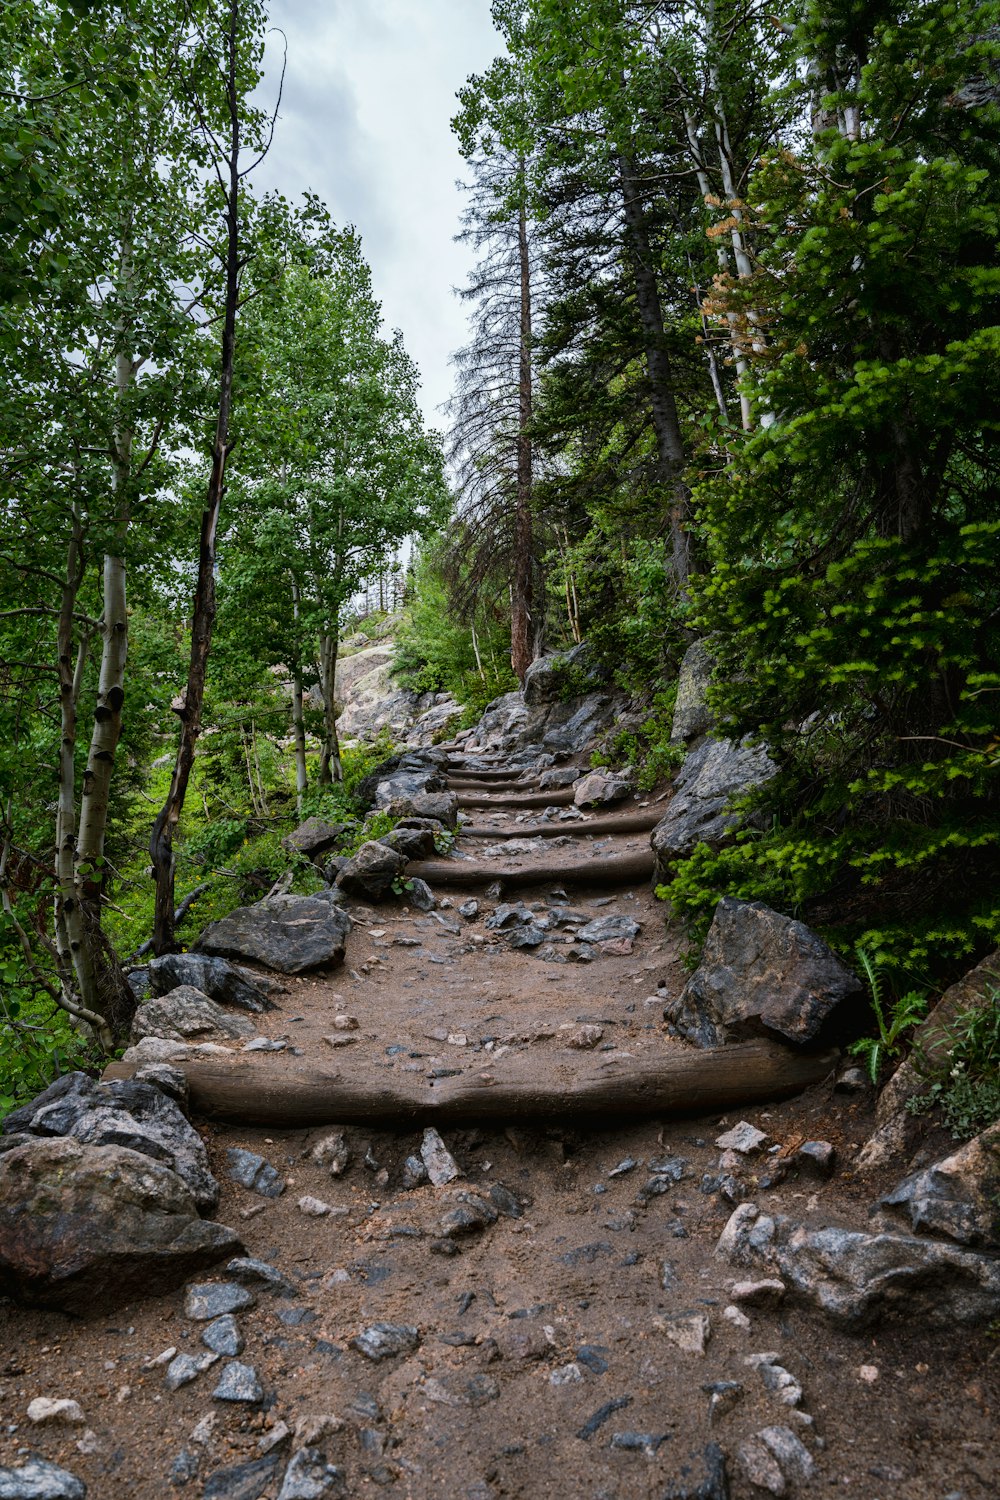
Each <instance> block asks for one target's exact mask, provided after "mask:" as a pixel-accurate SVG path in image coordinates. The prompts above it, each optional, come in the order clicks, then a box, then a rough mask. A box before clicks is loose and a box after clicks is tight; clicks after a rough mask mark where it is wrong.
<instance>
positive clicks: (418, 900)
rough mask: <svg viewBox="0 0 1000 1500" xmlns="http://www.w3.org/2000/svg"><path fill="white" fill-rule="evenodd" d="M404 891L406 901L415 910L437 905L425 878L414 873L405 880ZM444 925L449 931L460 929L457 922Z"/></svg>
mask: <svg viewBox="0 0 1000 1500" xmlns="http://www.w3.org/2000/svg"><path fill="white" fill-rule="evenodd" d="M405 891H406V900H407V903H408V904H409V905H410V906H414V907H416V909H417V911H433V910H434V908H435V907H436V906H437V897H436V896H435V894H434V892H433V891H432V890H431V888H430V886H429V885H428V884H427V882H426V880H421V879H420V877H419V876H417V875H414V876H413V877H412V878H411V879H410V880H408V881H407V882H406V885H405ZM446 925H447V927H448V930H449V932H459V931H461V929H460V928H459V927H458V924H457V923H456V924H454V925H452V924H451V923H448V924H446Z"/></svg>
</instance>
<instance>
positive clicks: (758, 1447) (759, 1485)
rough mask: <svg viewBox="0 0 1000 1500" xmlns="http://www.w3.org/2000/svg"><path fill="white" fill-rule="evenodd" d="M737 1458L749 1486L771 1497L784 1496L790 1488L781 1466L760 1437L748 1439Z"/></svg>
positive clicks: (741, 1446)
mask: <svg viewBox="0 0 1000 1500" xmlns="http://www.w3.org/2000/svg"><path fill="white" fill-rule="evenodd" d="M736 1458H737V1461H738V1462H739V1466H740V1468H741V1469H742V1471H743V1474H744V1476H745V1477H746V1479H747V1481H748V1483H749V1484H752V1485H753V1486H754V1487H755V1488H756V1489H758V1490H767V1492H768V1494H769V1495H778V1496H781V1495H784V1494H785V1493H786V1491H787V1488H788V1486H787V1485H786V1483H785V1476H784V1474H783V1473H782V1472H781V1465H780V1464H779V1463H778V1460H777V1459H776V1458H775V1456H774V1454H773V1453H772V1452H771V1450H770V1448H768V1446H767V1444H766V1443H764V1442H763V1441H762V1440H761V1439H760V1438H759V1437H748V1438H745V1439H744V1441H743V1442H742V1443H741V1444H740V1446H739V1447H738V1448H737V1450H736Z"/></svg>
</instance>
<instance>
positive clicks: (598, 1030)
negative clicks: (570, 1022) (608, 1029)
mask: <svg viewBox="0 0 1000 1500" xmlns="http://www.w3.org/2000/svg"><path fill="white" fill-rule="evenodd" d="M603 1039H604V1027H603V1026H594V1025H583V1026H574V1027H572V1028H571V1029H570V1030H569V1031H567V1032H565V1033H564V1036H563V1040H564V1041H565V1043H566V1046H567V1047H575V1048H576V1049H577V1050H578V1051H580V1052H590V1051H591V1050H592V1049H593V1048H594V1047H596V1046H597V1044H598V1042H600V1041H603Z"/></svg>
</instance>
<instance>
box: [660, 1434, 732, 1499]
mask: <svg viewBox="0 0 1000 1500" xmlns="http://www.w3.org/2000/svg"><path fill="white" fill-rule="evenodd" d="M691 1459H694V1455H693V1454H692V1455H691ZM692 1468H694V1469H695V1478H694V1480H693V1482H692V1483H691V1484H690V1485H686V1486H685V1487H684V1488H683V1489H679V1488H677V1487H676V1486H674V1487H673V1488H672V1489H670V1490H669V1491H668V1492H667V1494H668V1497H669V1500H730V1494H731V1492H730V1488H729V1478H728V1475H727V1473H726V1455H725V1454H724V1453H723V1451H722V1449H721V1448H720V1447H719V1445H718V1443H706V1445H705V1447H704V1448H703V1449H702V1451H701V1454H700V1455H699V1459H698V1460H696V1461H695V1462H694V1463H693V1464H692V1462H691V1461H690V1460H689V1461H688V1463H687V1464H685V1465H684V1469H683V1470H682V1472H683V1473H685V1474H689V1473H690V1472H691V1469H692Z"/></svg>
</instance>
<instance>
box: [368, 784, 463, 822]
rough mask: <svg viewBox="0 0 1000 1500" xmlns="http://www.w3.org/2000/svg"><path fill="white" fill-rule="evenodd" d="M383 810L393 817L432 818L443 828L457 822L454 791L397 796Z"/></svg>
mask: <svg viewBox="0 0 1000 1500" xmlns="http://www.w3.org/2000/svg"><path fill="white" fill-rule="evenodd" d="M385 811H386V812H388V813H389V814H391V816H392V817H395V818H407V819H410V818H420V819H421V820H422V821H426V820H427V819H434V821H435V822H437V823H441V824H443V825H444V827H445V828H454V827H455V826H456V824H457V823H458V798H457V797H456V795H455V793H454V792H414V793H413V795H412V796H411V797H397V798H396V799H395V800H394V801H392V802H390V803H388V804H387V806H386V808H385Z"/></svg>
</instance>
